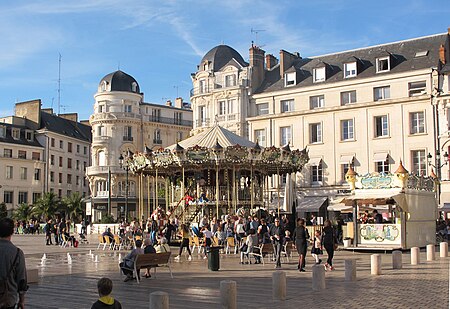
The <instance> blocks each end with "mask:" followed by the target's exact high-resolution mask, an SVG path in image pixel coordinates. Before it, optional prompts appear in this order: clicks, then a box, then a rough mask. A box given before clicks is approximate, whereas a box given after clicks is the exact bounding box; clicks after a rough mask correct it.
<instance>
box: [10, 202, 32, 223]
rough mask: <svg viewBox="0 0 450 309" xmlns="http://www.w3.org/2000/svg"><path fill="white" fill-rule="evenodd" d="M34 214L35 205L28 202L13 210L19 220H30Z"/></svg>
mask: <svg viewBox="0 0 450 309" xmlns="http://www.w3.org/2000/svg"><path fill="white" fill-rule="evenodd" d="M33 214H34V213H33V207H32V206H30V205H28V204H27V203H22V204H20V205H19V206H18V207H17V208H16V209H15V210H14V211H13V218H14V219H16V220H18V221H28V220H30V219H31V217H32V216H33Z"/></svg>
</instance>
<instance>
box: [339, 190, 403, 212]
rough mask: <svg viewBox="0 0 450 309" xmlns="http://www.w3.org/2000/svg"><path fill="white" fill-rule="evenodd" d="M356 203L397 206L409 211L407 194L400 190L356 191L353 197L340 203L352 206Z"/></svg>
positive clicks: (347, 197) (343, 199)
mask: <svg viewBox="0 0 450 309" xmlns="http://www.w3.org/2000/svg"><path fill="white" fill-rule="evenodd" d="M354 201H356V202H357V203H358V204H359V205H362V204H365V205H374V206H376V205H393V204H396V205H398V206H400V207H401V208H402V209H403V210H404V211H408V204H407V202H406V198H405V193H403V192H402V191H401V189H400V188H394V189H366V190H364V189H361V190H355V193H354V194H353V195H349V196H345V197H343V198H342V200H340V201H339V203H343V204H345V205H347V206H352V205H353V203H354ZM375 208H376V207H375Z"/></svg>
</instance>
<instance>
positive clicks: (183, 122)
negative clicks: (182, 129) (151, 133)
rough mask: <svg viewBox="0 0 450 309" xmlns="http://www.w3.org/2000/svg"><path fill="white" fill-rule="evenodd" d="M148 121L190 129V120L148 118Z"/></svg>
mask: <svg viewBox="0 0 450 309" xmlns="http://www.w3.org/2000/svg"><path fill="white" fill-rule="evenodd" d="M148 121H151V122H159V123H167V124H175V125H179V126H188V127H192V120H182V119H176V118H169V117H157V116H148Z"/></svg>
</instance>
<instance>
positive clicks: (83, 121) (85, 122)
mask: <svg viewBox="0 0 450 309" xmlns="http://www.w3.org/2000/svg"><path fill="white" fill-rule="evenodd" d="M80 123H81V124H84V125H85V126H88V127H90V126H91V124H90V123H89V120H80Z"/></svg>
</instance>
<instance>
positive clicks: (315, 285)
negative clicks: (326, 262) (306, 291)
mask: <svg viewBox="0 0 450 309" xmlns="http://www.w3.org/2000/svg"><path fill="white" fill-rule="evenodd" d="M325 288H326V285H325V268H324V267H323V265H314V266H313V267H312V289H313V291H320V290H324V289H325Z"/></svg>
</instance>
